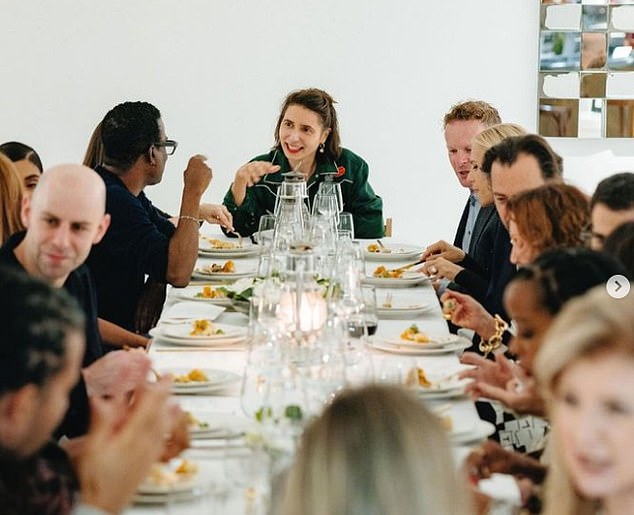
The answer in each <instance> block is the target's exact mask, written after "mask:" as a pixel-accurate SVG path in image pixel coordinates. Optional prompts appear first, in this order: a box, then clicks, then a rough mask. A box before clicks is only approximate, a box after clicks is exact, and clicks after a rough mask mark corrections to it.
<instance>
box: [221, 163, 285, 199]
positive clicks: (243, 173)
mask: <svg viewBox="0 0 634 515" xmlns="http://www.w3.org/2000/svg"><path fill="white" fill-rule="evenodd" d="M279 169H280V167H279V165H274V164H271V163H269V162H268V161H251V162H250V163H247V164H245V165H243V166H241V167H240V168H239V169H238V171H237V172H236V176H235V179H234V180H233V184H232V185H231V194H232V195H233V200H234V202H235V203H236V206H238V207H240V206H241V205H242V203H243V202H244V198H245V197H246V195H247V188H250V187H251V186H253V185H254V184H256V183H258V182H260V179H261V178H262V176H263V175H266V174H267V173H275V172H277V171H278V170H279Z"/></svg>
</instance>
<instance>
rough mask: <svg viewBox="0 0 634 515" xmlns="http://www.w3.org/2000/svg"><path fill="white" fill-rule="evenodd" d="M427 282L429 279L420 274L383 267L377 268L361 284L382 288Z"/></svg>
mask: <svg viewBox="0 0 634 515" xmlns="http://www.w3.org/2000/svg"><path fill="white" fill-rule="evenodd" d="M429 281H430V278H429V277H428V276H426V275H425V274H424V273H422V272H416V271H410V270H403V269H398V268H388V267H386V266H384V265H379V266H377V267H376V268H374V269H373V270H372V272H371V273H370V274H368V275H366V276H365V277H364V278H363V282H364V283H366V284H371V285H374V286H382V287H384V288H390V287H404V286H416V285H417V284H423V283H425V282H429Z"/></svg>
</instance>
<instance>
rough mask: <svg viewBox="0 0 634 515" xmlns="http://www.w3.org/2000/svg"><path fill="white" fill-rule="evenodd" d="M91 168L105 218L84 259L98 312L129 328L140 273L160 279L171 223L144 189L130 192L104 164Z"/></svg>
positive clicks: (141, 282) (140, 285)
mask: <svg viewBox="0 0 634 515" xmlns="http://www.w3.org/2000/svg"><path fill="white" fill-rule="evenodd" d="M97 173H99V175H100V176H101V178H102V179H103V180H104V182H105V183H106V212H107V213H109V214H110V216H111V222H110V227H109V228H108V231H106V234H105V236H104V238H103V239H102V240H101V242H99V243H98V244H97V245H94V246H93V248H92V251H91V252H90V255H89V256H88V260H87V261H86V263H87V265H88V266H89V267H90V271H91V272H92V275H93V277H94V279H95V283H96V285H97V300H98V306H99V317H100V318H103V319H105V320H108V321H110V322H113V323H115V324H117V325H119V326H121V327H124V328H126V329H128V330H129V331H134V329H135V324H134V317H135V312H136V306H137V303H138V300H139V296H140V294H141V291H142V289H143V285H144V283H145V279H146V275H147V276H149V277H150V278H152V279H154V280H156V281H158V282H163V283H164V282H166V278H165V275H166V273H167V255H168V247H169V240H170V238H171V237H172V236H173V234H174V231H175V230H176V228H175V227H174V225H173V224H172V223H171V222H170V221H169V220H168V218H167V215H166V214H165V213H163V212H162V211H160V210H159V209H157V208H155V207H154V206H153V205H152V202H150V200H149V199H148V198H147V197H146V196H145V193H143V192H141V193H140V194H139V195H138V196H135V195H133V194H132V193H131V192H130V191H129V190H128V188H127V187H126V185H125V184H124V183H123V181H122V180H121V179H120V178H119V177H118V176H117V175H115V174H113V173H111V172H109V171H108V170H106V169H105V168H102V167H97Z"/></svg>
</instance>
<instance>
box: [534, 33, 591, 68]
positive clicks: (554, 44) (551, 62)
mask: <svg viewBox="0 0 634 515" xmlns="http://www.w3.org/2000/svg"><path fill="white" fill-rule="evenodd" d="M580 56H581V33H580V32H554V31H548V30H543V31H542V33H541V42H540V51H539V69H540V70H543V71H546V70H552V71H576V70H578V69H579V66H580V61H581V59H580Z"/></svg>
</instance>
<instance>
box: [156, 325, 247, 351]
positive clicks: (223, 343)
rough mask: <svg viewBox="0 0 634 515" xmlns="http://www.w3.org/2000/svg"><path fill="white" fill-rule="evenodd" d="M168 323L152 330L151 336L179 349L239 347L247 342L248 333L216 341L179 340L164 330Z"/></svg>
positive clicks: (216, 339)
mask: <svg viewBox="0 0 634 515" xmlns="http://www.w3.org/2000/svg"><path fill="white" fill-rule="evenodd" d="M167 325H168V324H167V323H163V324H160V325H159V326H157V327H154V328H152V329H150V336H152V338H155V339H156V340H157V341H160V342H162V343H167V344H170V345H177V346H179V347H201V348H208V347H214V348H215V347H229V346H230V345H237V344H240V343H244V342H245V340H246V332H244V333H242V334H239V335H237V336H230V337H223V338H220V337H218V338H215V339H196V338H179V337H174V336H168V335H166V334H165V333H164V332H163V330H164V329H165V327H166V326H167Z"/></svg>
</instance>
